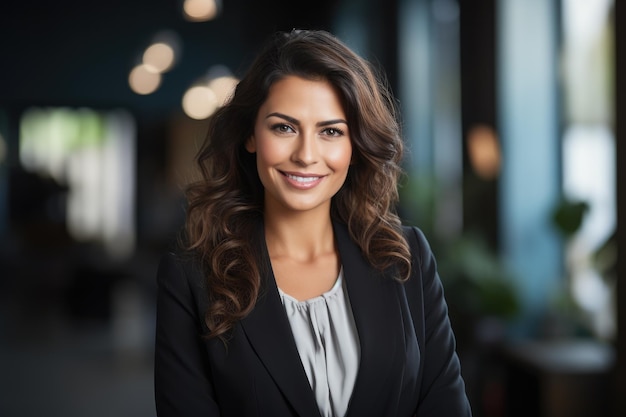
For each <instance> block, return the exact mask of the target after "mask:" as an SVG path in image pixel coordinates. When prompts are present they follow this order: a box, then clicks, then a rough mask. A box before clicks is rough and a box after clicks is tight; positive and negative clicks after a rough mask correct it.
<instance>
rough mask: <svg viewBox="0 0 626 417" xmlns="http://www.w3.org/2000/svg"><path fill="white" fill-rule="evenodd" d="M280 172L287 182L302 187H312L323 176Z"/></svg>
mask: <svg viewBox="0 0 626 417" xmlns="http://www.w3.org/2000/svg"><path fill="white" fill-rule="evenodd" d="M281 173H282V174H283V175H284V176H285V178H286V179H287V182H288V183H289V184H291V185H293V186H294V187H297V188H302V189H306V188H311V187H314V186H316V185H317V184H319V183H320V182H321V181H322V179H323V178H324V177H323V176H319V175H315V174H292V173H288V172H281Z"/></svg>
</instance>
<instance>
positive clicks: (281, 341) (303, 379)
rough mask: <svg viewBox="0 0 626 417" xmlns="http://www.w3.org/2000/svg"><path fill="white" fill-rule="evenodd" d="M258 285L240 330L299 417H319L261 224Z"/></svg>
mask: <svg viewBox="0 0 626 417" xmlns="http://www.w3.org/2000/svg"><path fill="white" fill-rule="evenodd" d="M259 236H260V241H259V242H258V247H259V249H260V257H261V267H262V268H261V270H262V271H263V272H262V277H261V279H262V284H261V291H262V293H261V294H260V296H259V298H258V300H257V303H256V305H255V307H254V309H253V310H252V312H250V314H249V315H248V316H247V317H246V318H244V319H243V320H242V321H241V326H242V328H243V330H244V332H245V334H246V336H247V338H248V340H249V341H250V344H251V345H252V346H253V347H254V350H255V351H256V353H257V355H258V356H259V358H260V360H261V361H262V362H263V364H264V365H265V367H266V368H267V370H268V372H269V373H270V374H271V375H272V377H273V378H274V381H276V384H277V385H278V387H279V388H280V390H281V391H282V393H283V394H284V396H285V398H286V399H287V401H288V402H289V403H290V404H291V405H292V406H293V408H294V409H295V410H296V412H297V413H298V415H299V416H304V417H319V416H320V414H319V409H318V406H317V403H316V401H315V396H314V394H313V391H312V390H311V386H310V385H309V381H308V379H307V376H306V373H305V372H304V368H303V367H302V362H301V361H300V356H299V354H298V348H297V347H296V344H295V341H294V339H293V333H292V332H291V326H290V324H289V320H288V318H287V315H286V314H285V309H284V307H283V305H282V302H281V301H280V296H279V294H278V288H277V287H276V281H275V279H274V275H273V273H272V269H271V263H270V260H269V254H268V252H267V247H266V245H265V237H264V236H265V233H264V231H263V227H262V224H261V227H260V234H259Z"/></svg>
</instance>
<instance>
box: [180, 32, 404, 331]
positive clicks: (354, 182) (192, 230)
mask: <svg viewBox="0 0 626 417" xmlns="http://www.w3.org/2000/svg"><path fill="white" fill-rule="evenodd" d="M289 75H293V76H298V77H302V78H305V79H313V80H325V81H328V82H329V83H331V84H332V85H333V86H334V88H335V90H336V91H337V92H338V94H339V96H340V99H341V101H342V105H343V108H344V111H345V113H346V116H347V122H348V126H349V127H350V132H351V140H352V148H353V161H354V163H353V164H352V165H351V166H350V169H349V172H348V176H347V179H346V182H345V184H344V186H343V187H342V188H341V189H340V190H339V192H338V193H337V194H336V195H335V196H334V197H333V199H332V203H331V216H332V217H333V219H334V220H335V221H339V222H343V223H345V224H346V225H347V226H348V230H349V232H350V235H351V237H352V239H353V240H354V242H356V244H357V245H358V246H359V247H360V249H361V251H362V253H363V254H364V256H365V258H366V259H367V260H368V261H369V263H370V264H371V265H372V266H373V267H375V268H377V269H379V270H385V269H387V268H389V267H394V268H395V270H396V271H397V274H396V276H397V277H398V279H400V280H406V279H407V278H408V276H409V274H410V268H411V262H410V259H411V256H410V253H409V248H408V244H407V242H406V240H405V239H404V237H403V234H402V229H401V222H400V219H399V217H398V215H397V214H396V212H395V207H396V206H395V205H396V203H397V202H398V191H397V184H398V180H399V177H400V175H402V170H401V167H400V162H401V159H402V155H403V141H402V138H401V132H400V125H399V121H398V117H397V116H398V112H397V106H396V102H395V100H394V98H393V96H392V94H391V92H390V89H389V88H388V85H387V82H386V79H385V77H384V75H383V74H382V73H381V72H377V71H376V70H375V69H374V67H373V66H372V65H371V64H370V63H369V62H368V61H366V60H365V59H363V58H361V57H360V56H358V55H357V54H356V53H354V52H353V51H352V50H351V49H350V48H348V47H347V46H346V45H345V44H344V43H342V42H341V41H340V40H338V39H337V38H336V37H335V36H333V35H332V34H330V33H328V32H326V31H320V30H293V31H291V32H279V33H276V34H275V35H274V36H272V37H271V38H270V39H269V40H268V41H267V43H266V45H265V46H264V47H263V48H262V50H261V52H260V53H259V55H258V56H257V57H256V59H255V60H254V61H253V62H252V65H251V66H250V68H249V69H248V71H247V72H246V74H245V75H244V76H243V78H242V79H241V81H240V82H239V83H238V85H237V87H236V88H235V92H234V94H233V96H232V97H231V99H230V101H229V102H228V103H227V104H226V105H224V106H223V107H221V108H220V109H219V110H217V112H216V113H215V114H214V115H213V116H212V117H211V119H210V121H209V127H208V133H207V137H206V140H205V142H204V144H203V145H202V147H201V148H200V150H199V152H198V154H197V157H196V161H197V164H198V167H199V169H200V172H201V175H202V178H201V179H200V180H199V181H196V182H194V183H192V184H190V185H189V186H188V188H187V190H186V197H187V203H188V205H187V219H186V227H185V231H186V241H185V245H186V247H187V249H189V250H190V251H192V252H193V253H195V254H196V255H199V256H200V257H201V259H202V264H203V266H204V269H205V273H206V284H207V291H208V296H209V299H210V304H209V305H210V307H209V309H208V311H207V312H206V316H205V322H206V325H207V327H208V329H209V337H220V338H223V337H224V336H225V334H226V333H227V332H228V331H229V329H231V328H232V327H233V325H234V324H235V323H236V322H237V321H238V320H240V319H242V318H243V317H245V316H246V315H247V314H248V313H249V312H250V311H251V310H252V308H254V305H255V302H256V300H257V297H258V296H259V291H260V288H261V268H262V266H261V264H260V258H259V256H260V255H259V253H258V245H255V244H254V243H252V242H251V236H255V235H258V229H257V228H258V224H259V218H262V214H263V185H262V184H261V181H260V179H259V176H258V173H257V168H256V160H255V156H254V155H253V154H250V153H249V152H247V151H246V149H245V147H244V144H245V142H246V140H247V139H248V138H249V137H250V136H251V135H252V134H253V127H254V122H255V119H256V116H257V112H258V110H259V108H260V107H261V105H262V104H263V102H264V101H265V100H266V98H267V95H268V91H269V89H270V87H271V86H272V85H273V84H274V83H275V82H277V81H278V80H281V79H282V78H284V77H286V76H289Z"/></svg>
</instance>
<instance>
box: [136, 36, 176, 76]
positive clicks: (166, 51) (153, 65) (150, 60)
mask: <svg viewBox="0 0 626 417" xmlns="http://www.w3.org/2000/svg"><path fill="white" fill-rule="evenodd" d="M174 59H175V54H174V48H172V47H171V46H170V45H168V44H166V43H163V42H158V43H154V44H152V45H150V46H149V47H148V49H146V51H145V52H144V54H143V63H144V65H146V67H148V68H149V69H150V70H152V71H153V72H166V71H168V70H169V69H170V68H172V66H173V65H174Z"/></svg>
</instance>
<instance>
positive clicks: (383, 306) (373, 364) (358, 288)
mask: <svg viewBox="0 0 626 417" xmlns="http://www.w3.org/2000/svg"><path fill="white" fill-rule="evenodd" d="M334 227H335V236H336V239H337V243H338V246H339V252H340V255H341V262H342V264H343V270H344V277H345V279H346V287H347V289H348V296H349V299H350V304H351V306H352V311H353V314H354V320H355V324H356V328H357V332H358V335H359V343H360V346H361V360H360V364H359V372H358V375H357V379H356V382H355V385H354V389H353V392H352V398H351V400H350V406H349V408H348V413H347V415H348V416H363V415H368V414H369V412H371V411H372V410H374V409H376V408H377V406H376V404H378V406H380V401H381V398H380V397H378V395H379V394H380V392H381V391H386V389H385V386H386V381H387V380H388V379H389V378H393V377H395V376H397V375H398V374H399V373H402V368H401V367H402V365H401V364H398V361H399V360H402V359H401V358H403V357H404V352H403V349H404V342H403V330H402V314H401V310H400V306H399V303H398V298H397V285H396V283H395V282H394V280H393V279H392V277H390V276H385V275H384V274H382V273H379V272H377V271H375V270H374V269H373V268H372V267H371V266H370V265H369V263H368V262H367V261H366V260H365V258H364V257H363V255H362V254H361V251H360V249H359V248H358V246H357V245H356V244H354V242H353V241H352V239H351V238H350V236H349V233H348V229H347V227H346V226H345V225H343V224H338V223H336V224H335V225H334ZM400 353H401V354H400Z"/></svg>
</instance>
